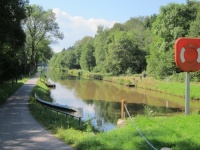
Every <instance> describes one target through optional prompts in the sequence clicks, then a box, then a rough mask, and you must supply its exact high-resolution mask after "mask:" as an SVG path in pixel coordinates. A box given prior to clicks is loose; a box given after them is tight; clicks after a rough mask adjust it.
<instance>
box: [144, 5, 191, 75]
mask: <svg viewBox="0 0 200 150" xmlns="http://www.w3.org/2000/svg"><path fill="white" fill-rule="evenodd" d="M194 19H195V11H194V10H191V9H190V7H188V6H187V5H183V4H175V3H171V4H169V5H167V6H165V7H161V12H160V14H159V15H158V16H157V17H156V20H155V22H154V23H153V25H152V28H151V32H152V35H153V36H152V42H151V44H150V46H149V47H150V54H149V56H148V57H147V64H148V65H147V71H148V73H149V74H151V75H152V76H154V77H156V78H165V77H166V76H170V75H172V74H173V73H174V72H176V71H177V67H176V65H175V63H174V42H175V40H176V39H177V38H178V37H185V36H186V35H187V34H188V31H189V28H190V23H191V21H193V20H194Z"/></svg>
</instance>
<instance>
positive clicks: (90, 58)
mask: <svg viewBox="0 0 200 150" xmlns="http://www.w3.org/2000/svg"><path fill="white" fill-rule="evenodd" d="M94 50H95V49H94V46H93V38H92V37H91V38H90V40H88V42H87V43H85V45H84V46H83V47H82V53H81V58H80V66H81V69H83V70H87V71H92V70H93V68H94V67H95V66H96V61H95V57H94Z"/></svg>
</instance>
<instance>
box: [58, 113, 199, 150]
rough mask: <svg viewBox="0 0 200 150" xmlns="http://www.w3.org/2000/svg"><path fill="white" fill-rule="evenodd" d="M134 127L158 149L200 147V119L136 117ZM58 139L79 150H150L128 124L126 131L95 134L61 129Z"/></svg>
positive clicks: (191, 116)
mask: <svg viewBox="0 0 200 150" xmlns="http://www.w3.org/2000/svg"><path fill="white" fill-rule="evenodd" d="M134 123H135V124H136V125H137V128H138V129H139V130H140V131H141V133H142V134H143V135H144V136H145V138H147V140H148V141H149V142H150V143H151V144H152V145H153V146H154V147H155V148H156V149H161V148H162V147H170V148H172V149H175V150H188V149H192V150H195V149H196V150H197V149H199V147H200V141H199V139H200V134H198V133H199V132H200V128H199V125H200V116H199V115H197V114H192V115H190V116H174V117H170V118H169V117H145V116H137V117H136V118H134ZM57 136H58V137H60V138H61V139H63V140H64V141H65V142H66V143H69V144H72V145H73V146H74V147H75V148H76V149H77V150H82V149H87V150H97V149H98V150H130V149H133V150H144V149H145V150H151V149H152V148H151V146H149V145H148V144H147V143H146V142H145V140H144V139H143V138H142V137H141V136H140V135H139V134H138V132H137V130H136V128H135V126H134V125H133V122H132V121H130V120H127V125H126V126H125V127H123V128H117V129H115V130H112V131H109V132H104V133H98V134H92V133H84V132H81V131H77V130H74V129H68V130H65V129H59V130H58V133H57Z"/></svg>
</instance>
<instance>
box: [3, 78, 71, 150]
mask: <svg viewBox="0 0 200 150" xmlns="http://www.w3.org/2000/svg"><path fill="white" fill-rule="evenodd" d="M38 76H39V74H37V75H36V76H35V77H33V78H32V79H30V80H29V81H27V83H26V84H24V85H23V86H22V87H21V88H20V89H18V90H17V91H16V92H15V93H14V94H13V95H12V96H11V97H10V98H9V99H8V100H7V101H6V102H5V103H4V104H3V105H2V106H0V150H73V148H71V147H69V146H68V145H66V144H65V143H63V142H62V141H60V140H59V139H57V138H56V137H54V136H53V135H52V134H50V133H49V132H48V131H47V130H45V129H44V128H43V127H42V126H41V125H40V124H39V123H38V122H37V121H36V120H35V119H34V118H33V117H32V115H31V114H30V111H29V106H28V103H29V100H28V99H29V95H30V93H31V90H32V89H33V87H34V86H35V84H36V82H37V80H38Z"/></svg>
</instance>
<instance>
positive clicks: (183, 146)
mask: <svg viewBox="0 0 200 150" xmlns="http://www.w3.org/2000/svg"><path fill="white" fill-rule="evenodd" d="M34 92H37V93H38V95H39V96H40V97H41V98H42V99H45V100H49V101H51V99H50V98H49V94H50V93H49V89H48V88H47V87H46V86H45V84H44V83H42V82H40V81H39V82H38V84H37V86H36V87H35V88H34V90H33V92H32V96H31V97H30V109H31V112H32V114H33V115H34V116H35V117H36V118H37V120H38V121H39V122H40V123H41V124H43V125H44V126H45V128H46V129H48V130H51V132H52V133H53V134H55V135H56V136H57V137H58V138H60V139H62V140H63V141H64V142H66V143H67V144H69V145H71V146H73V147H74V148H75V149H77V150H97V149H98V150H130V149H134V150H135V149H137V150H143V149H145V150H148V149H149V150H150V149H152V148H151V146H149V145H148V144H147V143H146V142H145V140H144V139H143V138H142V137H141V136H140V134H138V131H137V130H136V128H135V125H136V126H137V128H138V129H139V130H140V132H141V133H143V135H144V136H145V138H147V140H148V141H149V142H150V143H151V144H152V145H153V146H154V147H155V148H156V149H161V148H162V147H170V148H172V149H176V150H188V149H194V150H195V149H199V147H200V142H199V139H200V134H198V133H199V132H200V129H199V128H198V127H199V125H200V117H199V115H198V114H197V113H196V114H192V115H190V116H184V115H177V116H174V117H152V116H149V115H148V116H136V117H135V118H134V120H130V119H127V124H126V125H125V126H124V127H123V128H117V129H115V130H112V131H109V132H100V133H99V132H94V130H92V128H91V126H90V122H89V121H88V122H86V123H83V126H82V127H80V126H79V125H78V121H77V120H76V119H73V118H71V117H66V116H64V115H62V114H58V115H57V113H56V112H53V111H51V112H50V111H49V110H48V109H45V108H44V107H42V106H40V105H39V104H38V103H37V102H36V101H35V99H34V96H33V93H34Z"/></svg>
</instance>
